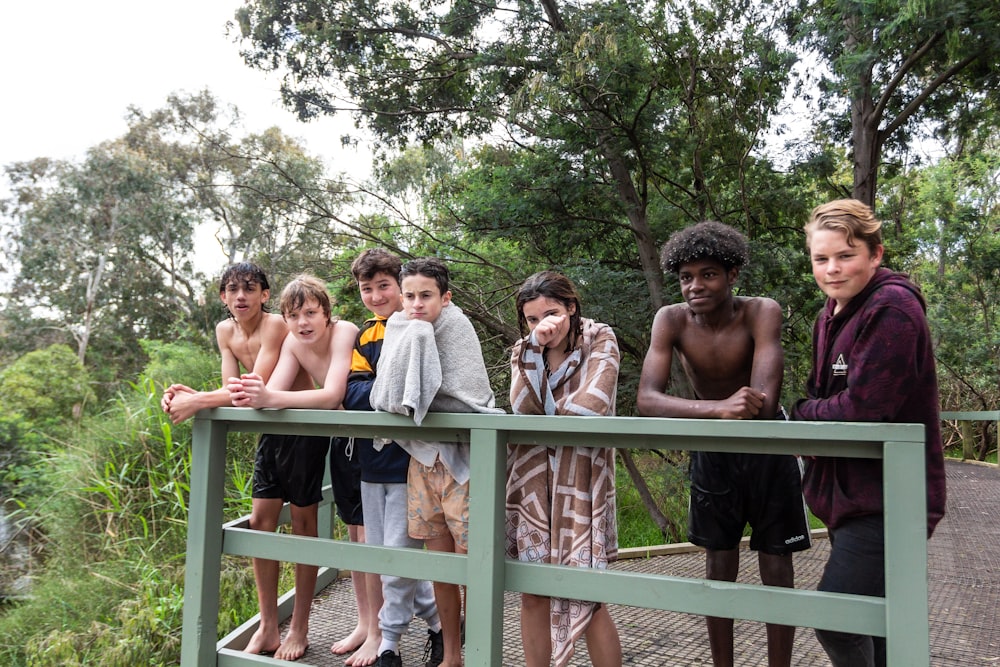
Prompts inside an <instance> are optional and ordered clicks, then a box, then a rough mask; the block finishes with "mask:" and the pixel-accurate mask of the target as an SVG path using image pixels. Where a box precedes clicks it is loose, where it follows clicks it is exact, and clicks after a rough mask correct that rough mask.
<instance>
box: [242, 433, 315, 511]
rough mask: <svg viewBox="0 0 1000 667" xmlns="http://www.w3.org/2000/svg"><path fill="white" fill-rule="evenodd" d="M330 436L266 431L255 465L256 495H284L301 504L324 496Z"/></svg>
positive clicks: (279, 496)
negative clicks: (279, 433)
mask: <svg viewBox="0 0 1000 667" xmlns="http://www.w3.org/2000/svg"><path fill="white" fill-rule="evenodd" d="M330 440H331V438H330V436H319V435H276V434H273V433H262V434H261V436H260V439H259V440H258V441H257V458H256V460H255V461H254V466H253V497H254V498H280V499H281V500H284V501H287V502H290V503H291V504H293V505H297V506H298V507H308V506H309V505H315V504H316V503H318V502H319V501H320V500H322V499H323V472H324V470H325V468H326V466H325V465H324V463H325V462H326V454H327V452H328V451H330Z"/></svg>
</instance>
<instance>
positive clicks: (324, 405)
mask: <svg viewBox="0 0 1000 667" xmlns="http://www.w3.org/2000/svg"><path fill="white" fill-rule="evenodd" d="M343 400H344V396H343V393H342V392H340V393H338V392H330V391H325V390H323V389H305V390H302V391H274V390H269V391H267V392H266V393H262V394H261V395H260V396H259V397H258V399H257V400H255V401H254V402H253V407H255V408H273V409H276V410H283V409H302V410H309V409H313V410H335V409H337V408H339V407H340V405H341V403H342V402H343Z"/></svg>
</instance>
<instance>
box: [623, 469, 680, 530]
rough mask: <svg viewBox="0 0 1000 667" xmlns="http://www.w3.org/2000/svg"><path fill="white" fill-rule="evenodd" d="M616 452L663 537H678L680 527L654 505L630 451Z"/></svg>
mask: <svg viewBox="0 0 1000 667" xmlns="http://www.w3.org/2000/svg"><path fill="white" fill-rule="evenodd" d="M618 454H619V455H620V456H621V457H622V462H623V463H624V464H625V469H626V470H628V476H629V477H630V478H631V479H632V483H633V484H634V485H635V490H636V491H637V492H638V493H639V498H640V499H641V500H642V504H643V506H644V507H645V508H646V511H647V512H649V516H650V518H652V519H653V522H654V523H655V524H656V527H657V528H659V529H660V532H661V533H662V534H663V537H664V539H668V540H677V539H680V536H681V530H680V527H679V526H678V525H677V524H676V523H675V522H674V521H673V520H671V519H670V517H668V516H666V515H665V514H664V513H663V512H661V511H660V508H659V507H657V506H656V500H654V499H653V494H652V493H650V492H649V485H648V484H646V480H645V479H644V478H643V476H642V473H641V472H639V468H638V467H637V466H636V465H635V459H633V458H632V451H631V450H628V449H619V450H618Z"/></svg>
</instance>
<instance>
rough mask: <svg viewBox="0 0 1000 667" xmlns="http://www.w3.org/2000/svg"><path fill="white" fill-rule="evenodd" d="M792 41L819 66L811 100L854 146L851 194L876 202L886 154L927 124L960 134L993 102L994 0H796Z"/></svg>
mask: <svg viewBox="0 0 1000 667" xmlns="http://www.w3.org/2000/svg"><path fill="white" fill-rule="evenodd" d="M800 4H801V7H802V10H803V20H802V22H801V23H800V24H795V26H796V27H795V33H796V37H797V39H798V42H799V43H800V44H801V45H803V46H804V47H807V48H809V49H811V50H812V51H813V53H814V54H815V56H816V57H817V58H818V64H820V65H824V66H825V71H824V70H823V68H821V67H816V68H814V69H813V70H812V73H817V72H819V73H821V74H822V75H821V76H820V89H819V94H818V101H819V103H820V108H821V109H822V110H823V111H824V112H825V113H826V120H827V122H828V123H829V125H830V127H831V128H832V130H833V132H834V133H835V135H836V136H838V137H840V138H842V139H843V140H844V141H845V143H847V142H849V145H850V148H851V151H852V153H853V163H854V165H853V166H854V169H853V172H854V182H853V187H852V190H851V194H852V196H853V197H854V198H856V199H859V200H861V201H863V202H865V203H867V204H869V205H872V206H873V205H874V204H875V200H876V194H877V186H878V172H879V167H880V165H881V164H882V163H883V162H884V160H885V156H886V155H891V154H893V153H895V152H897V151H900V150H903V149H905V148H906V147H907V146H909V145H911V143H912V142H913V141H914V140H917V139H919V138H920V136H921V132H922V129H921V128H922V126H930V127H932V128H933V131H934V133H936V134H937V135H939V137H941V138H946V139H953V140H956V141H961V140H962V139H963V138H964V137H965V136H968V134H969V133H970V132H973V131H975V128H976V127H977V126H978V125H980V124H982V123H986V124H987V125H990V126H992V127H994V128H995V127H996V125H997V118H996V111H997V103H998V101H1000V97H998V91H1000V31H997V26H998V25H1000V5H998V4H997V2H996V1H995V0H967V1H965V2H951V1H950V0H924V1H921V2H914V1H909V0H907V1H905V2H904V1H901V0H896V1H893V0H875V1H870V0H802V1H801V2H800Z"/></svg>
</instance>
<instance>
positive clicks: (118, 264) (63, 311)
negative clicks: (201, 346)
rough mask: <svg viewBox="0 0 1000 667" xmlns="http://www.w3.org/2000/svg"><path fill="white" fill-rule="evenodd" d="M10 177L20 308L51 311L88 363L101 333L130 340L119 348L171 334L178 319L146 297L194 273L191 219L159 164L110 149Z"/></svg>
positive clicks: (29, 167)
mask: <svg viewBox="0 0 1000 667" xmlns="http://www.w3.org/2000/svg"><path fill="white" fill-rule="evenodd" d="M7 173H8V176H9V177H10V178H11V181H12V183H13V188H12V189H13V192H14V195H13V197H12V199H11V202H10V203H11V210H12V213H13V214H14V217H15V220H16V222H17V223H18V224H17V227H16V228H15V230H14V231H13V235H12V236H13V241H14V257H13V259H14V260H15V262H16V265H17V266H18V273H17V276H16V278H15V281H14V286H13V290H12V300H13V301H14V302H15V303H22V304H26V305H29V306H30V307H32V308H34V309H36V310H41V311H43V312H47V313H51V319H53V320H54V321H56V322H58V323H59V326H60V327H61V328H62V329H63V330H64V331H66V332H68V333H69V334H71V336H72V338H73V340H74V341H75V344H76V350H77V355H78V357H79V360H80V362H81V363H83V362H85V361H86V360H87V352H88V349H89V347H90V344H91V339H92V336H93V335H94V333H95V331H97V330H98V329H100V328H102V327H109V326H114V328H115V330H116V331H117V335H118V336H121V337H122V339H121V340H120V341H119V342H118V343H117V344H114V343H112V347H119V346H122V347H126V348H129V347H132V343H133V341H134V336H135V334H134V332H135V331H136V330H139V329H144V330H148V331H152V332H156V333H159V332H163V331H166V330H167V328H168V326H169V322H170V320H171V318H172V314H171V313H169V312H167V311H165V310H164V309H163V308H162V307H159V304H157V303H155V301H149V300H148V299H155V296H156V294H157V289H158V287H159V286H162V284H163V280H164V278H163V276H164V275H165V274H168V273H172V274H175V275H178V274H179V272H182V271H186V272H188V273H189V274H190V273H191V272H192V270H191V266H190V260H189V259H188V258H189V257H190V251H191V243H190V238H191V219H190V217H189V216H188V215H187V214H186V213H185V211H183V209H182V208H181V207H180V206H178V205H177V202H176V201H174V200H172V199H171V197H170V196H169V192H168V191H167V190H166V189H165V188H164V185H163V180H162V177H161V173H160V170H159V169H158V167H157V165H155V164H153V163H152V162H150V161H149V160H147V159H146V158H145V157H144V156H142V155H141V154H138V153H136V152H135V151H132V150H129V149H128V147H126V146H124V145H123V144H122V143H120V142H107V143H104V144H101V145H99V146H97V147H95V148H92V149H91V150H89V151H88V153H87V156H86V158H85V159H84V161H83V162H82V163H81V164H80V165H75V164H71V163H68V162H53V161H45V160H41V161H35V162H31V163H20V164H15V165H12V166H10V167H8V169H7ZM112 322H115V323H117V324H116V325H112V324H111V323H112ZM135 347H136V348H137V347H138V346H137V345H136V346H135Z"/></svg>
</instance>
